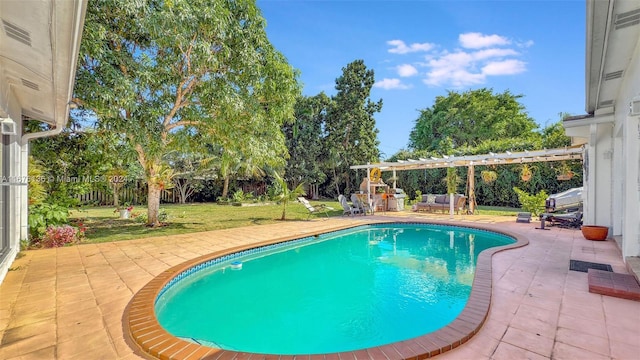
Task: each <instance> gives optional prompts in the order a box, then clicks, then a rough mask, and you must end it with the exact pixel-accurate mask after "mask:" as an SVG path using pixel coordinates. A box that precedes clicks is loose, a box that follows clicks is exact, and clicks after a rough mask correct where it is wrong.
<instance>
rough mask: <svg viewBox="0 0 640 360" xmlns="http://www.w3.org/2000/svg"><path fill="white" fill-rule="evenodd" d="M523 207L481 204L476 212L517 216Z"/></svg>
mask: <svg viewBox="0 0 640 360" xmlns="http://www.w3.org/2000/svg"><path fill="white" fill-rule="evenodd" d="M522 211H523V210H522V209H519V208H512V207H506V206H485V205H480V206H478V207H476V214H482V215H498V216H500V215H502V216H516V215H517V214H518V213H519V212H522Z"/></svg>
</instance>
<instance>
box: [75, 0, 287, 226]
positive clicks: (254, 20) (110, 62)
mask: <svg viewBox="0 0 640 360" xmlns="http://www.w3.org/2000/svg"><path fill="white" fill-rule="evenodd" d="M91 5H92V6H90V7H89V8H88V10H87V15H86V21H85V28H84V33H83V42H82V45H81V53H80V58H79V59H80V60H79V68H78V71H77V78H76V89H75V96H76V102H77V103H78V104H80V105H81V106H82V107H83V108H85V109H90V110H92V111H94V112H95V114H96V116H97V121H98V125H99V126H100V127H102V128H105V129H108V130H110V131H113V132H117V133H121V134H124V135H125V136H126V140H127V141H128V142H129V144H130V145H131V146H132V147H133V148H134V149H135V151H136V153H137V160H138V162H139V163H140V164H141V165H142V167H143V168H144V170H145V178H146V181H147V184H148V189H149V190H148V225H152V226H154V225H157V224H158V220H157V214H158V209H159V203H160V202H159V199H160V192H161V191H162V188H163V186H164V184H167V183H168V181H169V179H167V178H166V176H165V175H166V174H169V172H167V171H166V169H167V166H166V164H163V156H164V155H165V154H166V152H167V151H168V150H169V149H170V148H171V147H172V146H171V142H172V141H175V140H174V134H175V132H176V131H177V130H179V129H186V131H188V132H191V133H193V134H196V133H200V134H206V136H207V137H208V138H209V139H210V141H211V142H213V143H215V144H217V145H218V146H221V147H223V148H233V149H236V150H241V151H242V152H243V153H244V154H245V155H246V154H251V155H254V154H255V157H256V158H259V160H260V161H262V162H265V163H269V162H276V163H277V162H279V163H283V162H284V161H283V158H284V156H283V155H284V154H286V147H285V146H284V137H283V135H282V132H281V126H282V124H283V123H285V122H286V121H289V120H291V119H292V118H293V104H294V100H295V96H296V95H297V93H298V85H297V82H296V79H295V72H294V70H293V69H292V67H291V66H289V65H288V63H287V62H286V60H285V58H284V57H283V56H282V55H281V54H280V53H279V52H278V51H276V50H275V49H274V48H273V46H272V45H271V43H270V42H269V40H268V38H267V35H266V33H265V30H264V27H265V21H264V19H263V18H262V16H261V14H260V11H259V10H258V8H257V7H256V5H255V3H254V1H251V0H217V1H210V0H171V1H160V0H137V1H131V0H100V1H93V2H92V3H91Z"/></svg>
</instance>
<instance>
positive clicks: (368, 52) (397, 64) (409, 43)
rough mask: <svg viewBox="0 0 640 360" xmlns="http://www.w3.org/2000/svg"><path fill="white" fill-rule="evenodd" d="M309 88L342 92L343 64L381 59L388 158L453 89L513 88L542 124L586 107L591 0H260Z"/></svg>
mask: <svg viewBox="0 0 640 360" xmlns="http://www.w3.org/2000/svg"><path fill="white" fill-rule="evenodd" d="M257 5H258V7H259V8H260V10H261V11H262V15H263V17H264V18H265V20H266V22H267V27H266V31H267V35H268V37H269V40H270V41H271V43H272V44H273V45H274V46H275V47H276V49H277V50H278V51H280V52H281V53H282V54H283V55H284V56H285V57H286V58H287V60H288V62H289V64H291V65H292V66H293V67H294V68H296V69H298V71H299V72H300V78H299V79H300V81H301V83H302V84H303V94H304V95H307V96H313V95H317V94H318V93H320V92H322V91H324V92H325V93H326V94H327V95H334V94H335V93H336V91H335V80H336V78H338V77H339V76H341V75H342V68H344V67H345V66H346V65H347V64H349V63H351V62H352V61H354V60H357V59H362V60H364V62H365V65H366V66H367V68H368V69H373V70H374V74H375V81H376V82H375V85H374V88H373V89H372V91H371V97H370V99H371V100H372V101H377V100H378V99H382V102H383V105H382V111H381V112H379V113H376V114H375V115H374V117H375V119H376V127H377V129H378V130H379V134H378V139H379V140H380V146H379V149H380V151H381V154H382V159H385V158H387V157H389V156H391V155H393V154H395V153H396V152H398V151H399V150H401V149H407V147H408V141H409V134H410V133H411V130H412V129H413V126H414V124H415V121H416V119H418V117H419V115H420V110H422V109H427V108H430V107H431V106H433V104H434V102H435V99H436V97H437V96H447V94H448V92H449V91H455V92H464V91H468V90H474V89H479V88H490V89H493V91H494V93H501V92H503V91H506V90H508V91H509V92H510V93H512V94H514V95H522V97H521V98H520V99H519V101H520V103H521V104H522V105H524V107H525V111H526V112H527V113H528V114H529V116H531V117H532V118H533V119H534V120H535V121H536V122H537V123H538V124H539V126H540V127H541V128H544V127H546V126H548V125H551V124H554V123H556V122H558V121H559V120H560V115H559V114H560V113H569V114H571V115H581V114H584V112H585V110H584V109H585V86H584V81H585V43H586V38H585V36H586V30H585V24H586V17H585V16H586V15H585V10H586V1H585V0H547V1H544V0H530V1H526V0H500V1H497V0H496V1H482V0H466V1H463V0H422V1H416V0H406V1H402V0H400V1H398V0H396V1H391V0H386V1H381V0H378V1H371V0H369V1H366V0H333V1H321V0H258V1H257Z"/></svg>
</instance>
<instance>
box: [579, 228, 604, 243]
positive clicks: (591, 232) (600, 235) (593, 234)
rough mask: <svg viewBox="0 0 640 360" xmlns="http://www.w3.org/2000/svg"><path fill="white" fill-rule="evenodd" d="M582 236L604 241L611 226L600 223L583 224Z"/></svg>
mask: <svg viewBox="0 0 640 360" xmlns="http://www.w3.org/2000/svg"><path fill="white" fill-rule="evenodd" d="M580 230H581V231H582V236H584V238H585V239H587V240H595V241H602V240H606V239H607V235H609V228H608V227H606V226H599V225H582V227H581V228H580Z"/></svg>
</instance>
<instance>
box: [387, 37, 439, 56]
mask: <svg viewBox="0 0 640 360" xmlns="http://www.w3.org/2000/svg"><path fill="white" fill-rule="evenodd" d="M387 44H388V45H391V46H393V48H391V49H389V50H388V51H389V52H390V53H392V54H407V53H412V52H418V51H429V50H431V49H433V47H434V45H433V44H430V43H421V44H420V43H413V44H411V45H409V46H407V44H405V42H404V41H402V40H390V41H387Z"/></svg>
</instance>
